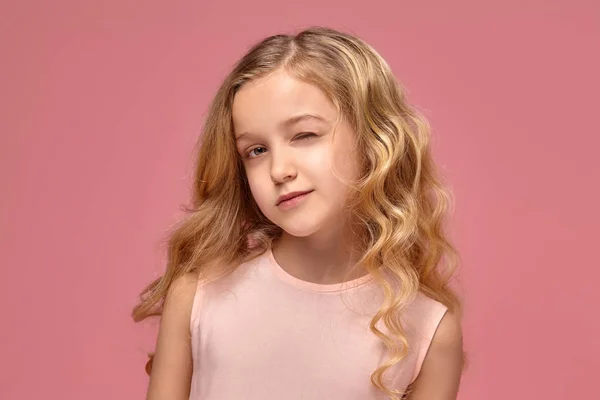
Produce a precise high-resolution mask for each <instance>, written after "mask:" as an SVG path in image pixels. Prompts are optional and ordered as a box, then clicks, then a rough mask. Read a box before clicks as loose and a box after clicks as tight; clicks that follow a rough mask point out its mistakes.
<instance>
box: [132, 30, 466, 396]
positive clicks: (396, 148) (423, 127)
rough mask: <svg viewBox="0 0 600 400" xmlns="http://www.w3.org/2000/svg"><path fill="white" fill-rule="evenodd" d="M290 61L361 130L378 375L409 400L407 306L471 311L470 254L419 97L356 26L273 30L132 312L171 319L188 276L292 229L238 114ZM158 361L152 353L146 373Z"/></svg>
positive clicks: (362, 217) (246, 72)
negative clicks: (243, 144)
mask: <svg viewBox="0 0 600 400" xmlns="http://www.w3.org/2000/svg"><path fill="white" fill-rule="evenodd" d="M279 69H284V70H285V71H286V72H288V73H290V74H292V76H295V77H296V78H299V79H301V80H303V81H305V82H308V83H311V84H314V85H316V86H317V87H319V88H320V89H321V90H322V91H323V92H324V93H325V94H326V95H327V96H328V98H329V99H330V100H331V101H332V103H333V104H334V105H335V107H336V108H337V110H338V112H339V113H340V115H343V116H344V117H345V118H347V120H348V121H349V123H350V125H351V127H352V128H353V130H354V132H355V133H356V140H357V144H358V146H357V148H359V149H361V154H360V155H359V156H358V157H359V160H358V161H359V166H360V178H359V179H358V180H357V182H355V183H354V185H353V189H354V193H355V195H354V196H349V197H352V201H351V202H350V204H349V207H348V211H349V213H350V214H349V215H351V216H352V217H353V219H354V221H356V222H357V224H356V226H358V227H359V230H358V231H357V232H356V233H357V235H358V237H359V238H360V239H359V243H358V244H357V249H356V250H357V252H358V254H359V255H360V256H361V257H362V258H361V259H360V262H359V263H360V264H361V265H363V266H364V268H365V269H366V271H368V273H369V274H371V275H372V276H373V278H374V280H375V281H376V282H377V283H378V284H379V285H380V286H381V288H382V289H383V294H384V301H383V303H382V304H381V307H380V309H379V310H378V311H377V312H376V314H375V315H374V316H373V318H372V321H371V323H370V329H371V330H372V332H373V333H374V334H375V335H377V336H378V337H379V338H380V339H381V340H382V341H383V343H384V344H385V346H386V348H387V350H388V352H389V353H388V354H389V357H388V359H387V360H386V361H385V362H384V363H382V365H380V366H379V367H378V368H377V369H376V370H375V371H374V372H373V373H372V375H371V382H372V384H373V385H374V386H376V387H377V388H379V389H381V390H382V391H384V392H385V393H386V394H387V395H388V396H390V397H391V398H392V399H398V398H399V397H398V396H399V395H402V393H401V392H400V391H398V390H392V389H390V388H388V387H387V386H386V385H385V384H384V373H385V372H386V370H388V369H389V368H390V367H392V366H393V365H395V364H397V363H399V362H400V361H401V360H402V359H403V358H404V357H405V356H406V355H407V353H408V345H409V343H408V341H407V339H406V336H405V333H404V331H403V326H402V323H401V320H400V315H401V312H402V310H403V309H404V307H406V306H407V305H408V304H409V303H410V302H411V301H412V300H413V299H414V298H415V297H416V295H417V293H418V292H419V291H420V292H422V293H423V294H425V295H427V296H429V297H431V298H433V299H434V300H437V301H439V302H441V303H443V304H444V305H446V306H447V307H448V308H449V309H450V310H451V311H452V312H459V311H460V301H459V298H458V296H457V294H456V292H454V291H453V289H452V288H451V287H450V285H451V279H452V277H453V276H454V271H455V269H456V267H457V265H458V259H459V257H458V255H457V252H456V251H455V249H454V247H453V246H452V245H451V243H450V241H449V240H448V238H447V235H446V234H445V232H444V228H445V227H444V225H445V224H444V222H445V219H446V216H447V214H448V210H449V208H450V207H451V195H450V191H449V190H448V189H447V188H446V185H444V184H443V182H442V179H441V177H440V175H439V173H438V172H437V169H436V166H435V164H434V162H433V159H432V155H431V150H430V128H429V125H428V122H427V121H426V119H425V118H424V117H423V116H422V115H421V114H420V113H419V112H418V111H417V110H416V109H415V108H413V107H411V106H410V105H409V104H408V102H407V100H406V97H405V93H404V89H403V88H402V86H401V84H400V83H399V82H398V81H397V80H396V79H395V77H394V75H393V73H392V71H391V69H390V67H389V66H388V64H387V63H386V62H385V60H384V59H383V58H382V57H381V56H380V55H379V54H378V53H377V52H376V51H375V50H374V49H373V48H372V47H371V46H369V45H368V44H367V43H365V42H364V41H362V40H361V39H359V38H358V37H356V36H354V35H351V34H348V33H343V32H339V31H336V30H333V29H330V28H325V27H311V28H309V29H305V30H303V31H301V32H299V33H297V34H295V35H291V34H290V35H285V34H279V35H274V36H271V37H268V38H266V39H264V40H262V41H261V42H259V43H257V44H255V45H254V46H253V47H252V48H250V49H249V50H248V52H247V53H246V54H245V55H244V57H243V58H242V59H241V60H239V61H238V62H237V64H236V65H235V66H234V68H233V70H232V71H231V73H230V74H229V75H228V76H227V77H226V78H225V80H224V82H223V84H222V85H221V87H220V88H219V90H218V92H217V94H216V96H215V98H214V100H213V102H212V104H211V106H210V110H209V113H208V115H207V118H206V121H205V123H204V125H203V130H202V134H201V135H200V140H199V142H198V151H197V160H196V168H195V180H194V182H193V196H192V200H191V206H188V207H186V209H185V211H186V213H187V215H186V217H185V218H184V219H183V220H182V221H181V222H180V223H178V224H177V225H176V226H175V228H174V229H173V231H172V232H171V233H170V236H169V239H168V249H167V251H168V261H167V266H166V272H165V273H164V275H162V276H161V277H160V278H158V279H156V280H155V281H153V282H152V283H150V284H149V285H148V286H147V287H146V288H145V289H144V290H143V292H142V293H141V296H140V302H139V303H138V304H137V305H136V306H135V308H134V309H133V312H132V316H133V319H134V320H135V321H136V322H137V321H141V320H143V319H145V318H147V317H149V316H153V315H160V313H161V309H162V305H163V302H164V299H165V296H166V294H167V292H168V290H169V287H170V285H171V284H172V282H173V281H174V280H175V279H177V278H178V277H180V276H182V275H184V274H187V273H197V274H199V276H203V274H205V273H207V270H208V268H209V266H213V267H212V268H216V270H221V271H220V272H221V273H222V274H227V273H229V272H231V271H232V270H233V269H235V267H236V266H237V265H239V264H240V263H241V262H243V261H244V260H247V259H248V258H251V257H253V254H259V253H261V252H264V251H265V250H266V249H267V248H268V246H269V245H270V244H271V243H272V241H273V240H274V239H276V238H277V237H279V235H281V233H282V230H281V228H279V227H278V226H276V225H274V224H273V223H272V222H271V221H269V220H268V219H267V218H266V217H265V216H264V215H263V214H262V212H261V211H260V210H259V208H258V206H257V204H256V203H255V202H254V199H253V197H252V194H251V192H250V188H249V185H248V181H247V179H246V176H245V172H244V167H243V164H242V161H241V159H240V157H239V155H238V153H237V151H236V146H235V141H234V134H233V122H232V104H233V99H234V96H235V95H236V92H237V91H238V90H239V88H240V87H241V86H243V85H244V84H245V83H246V82H249V81H252V80H255V79H258V78H260V77H263V76H266V75H268V74H270V73H272V72H274V71H276V70H279ZM248 238H252V240H248ZM215 266H216V267H215ZM398 284H401V287H402V290H397V288H398V287H399V285H398ZM381 323H383V324H384V326H385V329H380V324H381ZM384 331H385V332H384ZM151 362H152V355H150V361H149V363H148V364H147V371H149V368H151Z"/></svg>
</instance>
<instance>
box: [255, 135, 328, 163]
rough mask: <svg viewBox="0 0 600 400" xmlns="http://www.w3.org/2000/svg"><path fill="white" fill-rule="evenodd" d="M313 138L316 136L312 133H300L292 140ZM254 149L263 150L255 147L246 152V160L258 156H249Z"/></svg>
mask: <svg viewBox="0 0 600 400" xmlns="http://www.w3.org/2000/svg"><path fill="white" fill-rule="evenodd" d="M313 136H315V137H316V136H317V135H316V134H314V133H312V132H304V133H301V134H299V135H298V136H296V137H295V138H294V139H295V140H304V139H308V138H311V137H313ZM256 149H264V147H260V146H259V147H255V148H253V149H252V150H250V151H248V152H247V153H246V158H256V157H258V156H255V157H251V156H250V154H252V152H253V151H254V150H256ZM259 155H260V154H259Z"/></svg>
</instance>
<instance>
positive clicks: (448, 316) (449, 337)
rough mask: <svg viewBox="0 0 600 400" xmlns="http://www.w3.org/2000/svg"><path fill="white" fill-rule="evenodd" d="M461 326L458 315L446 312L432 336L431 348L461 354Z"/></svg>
mask: <svg viewBox="0 0 600 400" xmlns="http://www.w3.org/2000/svg"><path fill="white" fill-rule="evenodd" d="M462 338H463V334H462V324H461V320H460V317H459V315H458V314H456V313H453V312H450V311H447V312H446V313H445V314H444V316H443V317H442V320H441V321H440V323H439V325H438V328H437V330H436V332H435V335H434V336H433V341H432V343H431V346H432V347H433V346H435V347H436V349H437V350H440V351H460V352H461V353H462Z"/></svg>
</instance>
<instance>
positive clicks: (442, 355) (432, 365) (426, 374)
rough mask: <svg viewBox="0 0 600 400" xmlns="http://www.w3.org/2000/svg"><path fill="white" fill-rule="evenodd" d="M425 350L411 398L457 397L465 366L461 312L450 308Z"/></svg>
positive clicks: (414, 399) (412, 399)
mask: <svg viewBox="0 0 600 400" xmlns="http://www.w3.org/2000/svg"><path fill="white" fill-rule="evenodd" d="M445 310H446V311H445V312H444V314H443V316H442V317H441V320H440V321H439V323H437V325H436V328H435V330H434V332H433V335H432V339H431V342H430V344H429V346H428V347H427V349H426V350H425V351H424V353H425V354H424V357H423V361H422V366H421V368H420V369H419V371H417V374H418V376H417V377H416V380H415V381H414V383H413V384H412V385H411V387H412V394H411V396H410V397H409V398H410V399H411V400H417V399H455V398H456V395H457V393H458V387H459V384H460V378H461V375H462V371H463V367H464V353H463V334H462V327H461V318H460V316H459V314H457V313H454V312H451V311H449V310H447V309H445Z"/></svg>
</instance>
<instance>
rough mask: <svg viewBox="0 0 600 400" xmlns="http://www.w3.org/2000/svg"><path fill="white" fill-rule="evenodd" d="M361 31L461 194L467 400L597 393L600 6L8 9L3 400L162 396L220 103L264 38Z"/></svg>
mask: <svg viewBox="0 0 600 400" xmlns="http://www.w3.org/2000/svg"><path fill="white" fill-rule="evenodd" d="M311 24H323V25H328V26H331V27H334V28H338V29H343V30H348V31H350V32H354V33H356V34H359V35H360V36H362V37H363V38H364V39H366V40H367V41H368V42H369V43H371V44H372V45H373V46H374V47H375V48H376V49H378V50H379V52H380V53H381V54H382V55H383V56H384V57H385V58H386V59H387V60H388V61H389V63H390V64H391V66H392V68H393V69H394V72H395V73H396V74H397V76H398V77H399V78H400V79H401V80H402V82H403V83H404V84H405V86H406V87H407V90H408V92H409V97H410V99H411V101H412V102H413V103H414V104H416V105H417V107H419V108H420V109H421V110H422V111H423V112H424V113H425V115H426V116H427V117H428V118H429V120H430V122H431V124H432V126H433V131H434V135H435V140H434V143H435V152H436V154H437V156H438V161H439V163H440V164H441V165H442V166H443V167H444V168H445V171H446V174H447V176H448V177H449V179H450V180H451V182H452V186H453V190H454V192H455V194H456V200H457V204H456V212H455V215H454V219H453V232H454V234H455V242H456V244H457V246H458V247H459V249H460V251H461V254H462V260H463V263H464V267H463V284H464V286H465V288H466V289H465V291H466V295H465V296H466V302H467V303H466V311H467V316H466V320H465V337H466V339H465V340H466V345H467V349H468V351H469V353H470V357H471V365H470V367H469V369H468V370H467V372H466V373H465V375H464V379H463V384H462V390H461V395H460V398H461V399H465V400H474V399H488V400H495V399H506V398H511V399H546V400H554V399H576V398H581V399H589V398H591V397H592V396H593V393H597V374H598V372H599V371H600V344H599V340H598V338H599V337H600V326H599V321H598V306H599V305H600V304H599V303H600V299H599V294H598V292H597V281H598V279H599V278H600V273H599V272H598V271H599V269H600V268H599V267H600V265H599V262H598V257H597V254H596V251H597V249H598V238H599V236H600V235H599V234H598V227H599V226H600V215H599V214H600V213H599V211H598V208H599V205H600V190H599V189H598V184H599V183H600V173H599V172H600V171H599V170H600V168H599V164H598V161H597V159H596V157H597V155H598V146H599V145H600V139H599V136H600V129H599V128H598V120H597V119H598V116H599V114H600V113H599V111H598V106H599V101H598V93H599V89H600V85H599V79H598V71H600V60H599V52H598V49H599V48H600V46H599V44H600V41H599V39H600V7H599V6H598V2H596V1H592V0H588V1H573V0H571V1H567V0H560V1H559V0H555V1H541V0H538V1H534V0H518V1H517V0H511V1H502V2H500V1H494V2H491V1H485V2H484V1H477V0H471V1H452V2H449V1H441V0H438V1H431V0H428V1H423V0H421V1H418V2H416V1H410V2H409V1H387V2H384V1H375V0H371V1H368V2H366V3H364V4H362V5H359V4H358V3H355V4H354V5H350V3H349V2H347V1H343V0H337V1H323V0H318V1H315V0H305V1H301V2H294V3H292V2H287V1H286V2H283V1H282V2H277V1H265V0H260V1H251V2H250V1H248V2H246V1H244V2H243V1H238V2H236V4H235V5H232V4H229V3H228V2H218V1H216V0H212V1H207V0H204V1H202V0H198V1H175V0H172V1H169V2H167V1H148V0H146V1H132V0H118V1H117V0H114V1H95V2H90V1H74V0H71V1H46V2H42V1H25V0H20V1H16V0H15V1H4V2H2V3H1V5H0V32H1V33H0V41H1V47H2V49H1V50H2V51H1V53H0V54H1V56H0V57H1V58H2V61H0V72H1V74H0V93H1V94H0V113H1V118H0V135H1V136H0V163H1V164H0V178H1V181H0V182H1V183H2V187H3V190H2V195H1V196H0V202H1V203H0V213H1V214H0V221H1V230H0V240H1V242H0V244H1V250H2V257H3V262H2V286H3V288H2V290H1V291H0V296H1V298H0V300H1V301H2V305H3V307H2V308H3V310H2V317H1V320H0V321H1V324H2V327H1V329H0V363H1V364H0V369H1V371H0V398H2V399H7V400H8V399H11V400H12V399H42V398H43V399H90V400H94V399H126V398H127V399H134V398H143V396H144V393H145V389H146V384H147V377H146V375H145V373H144V369H143V365H144V362H145V351H146V350H149V349H150V345H151V344H152V340H151V336H150V335H151V332H153V329H154V328H155V326H153V324H144V325H141V326H140V325H137V326H136V325H134V324H133V323H132V322H131V320H130V318H129V313H130V310H131V307H132V306H133V304H134V302H135V298H136V296H137V294H138V292H139V291H140V289H141V288H142V286H143V285H144V284H145V283H147V282H148V281H149V280H150V279H151V278H153V277H154V276H156V274H158V273H159V271H160V270H161V269H162V268H163V265H164V264H163V262H164V257H163V253H162V248H161V240H162V238H163V235H164V233H165V230H166V229H167V228H168V227H169V225H170V224H172V223H173V222H175V221H176V218H177V217H178V216H179V215H181V213H180V211H179V209H178V207H179V206H180V204H182V203H184V202H185V201H186V199H187V196H188V184H189V182H190V176H189V174H190V172H191V168H192V164H191V151H192V146H193V144H194V141H195V139H196V135H197V133H198V130H199V127H200V125H201V122H202V119H203V115H204V113H205V111H206V108H207V105H208V102H209V100H210V98H211V96H212V95H213V94H214V92H215V90H216V88H217V86H218V84H219V83H220V80H221V79H222V78H223V77H224V75H225V73H226V72H227V71H228V69H229V68H230V66H231V65H232V64H233V63H234V61H235V60H236V59H237V58H238V57H239V56H241V55H242V53H243V52H244V51H245V50H246V49H247V48H248V46H250V44H251V43H253V42H254V41H256V40H258V39H260V38H262V37H263V36H267V35H270V34H273V33H276V32H279V31H289V30H291V29H297V28H301V27H304V26H306V25H311Z"/></svg>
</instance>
